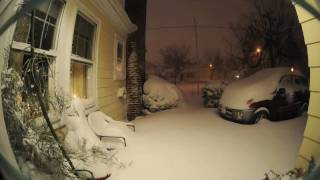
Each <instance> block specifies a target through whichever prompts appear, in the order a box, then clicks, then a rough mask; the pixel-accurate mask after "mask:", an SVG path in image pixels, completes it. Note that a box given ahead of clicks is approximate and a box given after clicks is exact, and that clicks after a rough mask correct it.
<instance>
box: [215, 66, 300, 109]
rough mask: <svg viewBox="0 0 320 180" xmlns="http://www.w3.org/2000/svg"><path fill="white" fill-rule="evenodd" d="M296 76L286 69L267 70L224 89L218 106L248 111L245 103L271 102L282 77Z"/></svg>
mask: <svg viewBox="0 0 320 180" xmlns="http://www.w3.org/2000/svg"><path fill="white" fill-rule="evenodd" d="M286 74H297V75H301V73H299V72H296V71H295V72H291V71H290V68H288V67H279V68H267V69H263V70H261V71H258V72H257V73H255V74H253V75H251V76H249V77H247V78H244V79H240V80H238V81H235V82H234V83H231V84H230V85H229V86H228V87H226V88H225V90H224V92H223V94H222V96H221V99H220V104H223V105H224V106H227V107H230V108H234V109H248V108H249V107H248V105H247V103H246V102H247V101H248V100H250V99H254V101H261V100H271V99H272V97H273V95H272V93H273V92H274V91H275V89H276V88H277V86H278V84H279V80H280V78H281V77H282V76H283V75H286Z"/></svg>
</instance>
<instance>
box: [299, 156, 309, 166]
mask: <svg viewBox="0 0 320 180" xmlns="http://www.w3.org/2000/svg"><path fill="white" fill-rule="evenodd" d="M308 166H309V161H308V160H306V159H305V158H304V157H301V156H298V158H297V161H296V167H297V168H302V169H308Z"/></svg>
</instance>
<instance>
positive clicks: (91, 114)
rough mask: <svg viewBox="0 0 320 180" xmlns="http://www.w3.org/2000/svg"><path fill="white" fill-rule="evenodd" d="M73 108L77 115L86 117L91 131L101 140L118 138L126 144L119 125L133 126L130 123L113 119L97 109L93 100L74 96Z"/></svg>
mask: <svg viewBox="0 0 320 180" xmlns="http://www.w3.org/2000/svg"><path fill="white" fill-rule="evenodd" d="M73 104H74V109H75V110H76V111H77V113H78V115H79V116H81V117H85V118H86V119H87V123H88V126H89V127H90V129H91V130H92V132H93V133H94V134H95V135H96V136H97V137H99V138H100V140H102V139H103V138H111V139H120V140H122V142H123V144H124V146H125V147H126V146H127V141H126V137H125V134H124V133H123V132H122V131H121V128H120V127H119V126H130V127H134V124H132V123H125V122H120V121H115V120H113V119H112V118H110V117H109V116H107V115H105V114H104V113H103V112H101V111H97V110H98V108H96V106H95V104H94V101H93V100H90V99H89V100H81V99H79V98H74V100H73Z"/></svg>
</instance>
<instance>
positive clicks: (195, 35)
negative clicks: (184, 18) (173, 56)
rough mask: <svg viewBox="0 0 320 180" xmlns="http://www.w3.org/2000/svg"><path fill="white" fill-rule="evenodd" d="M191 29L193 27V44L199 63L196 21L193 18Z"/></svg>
mask: <svg viewBox="0 0 320 180" xmlns="http://www.w3.org/2000/svg"><path fill="white" fill-rule="evenodd" d="M193 27H194V41H195V42H194V43H195V48H196V60H197V61H199V42H198V41H199V40H198V22H197V19H196V18H195V17H194V16H193Z"/></svg>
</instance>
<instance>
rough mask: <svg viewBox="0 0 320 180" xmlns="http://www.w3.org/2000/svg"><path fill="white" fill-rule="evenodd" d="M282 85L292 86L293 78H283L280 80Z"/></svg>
mask: <svg viewBox="0 0 320 180" xmlns="http://www.w3.org/2000/svg"><path fill="white" fill-rule="evenodd" d="M280 84H281V85H282V86H287V85H290V84H291V77H290V76H283V77H282V78H281V80H280Z"/></svg>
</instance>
